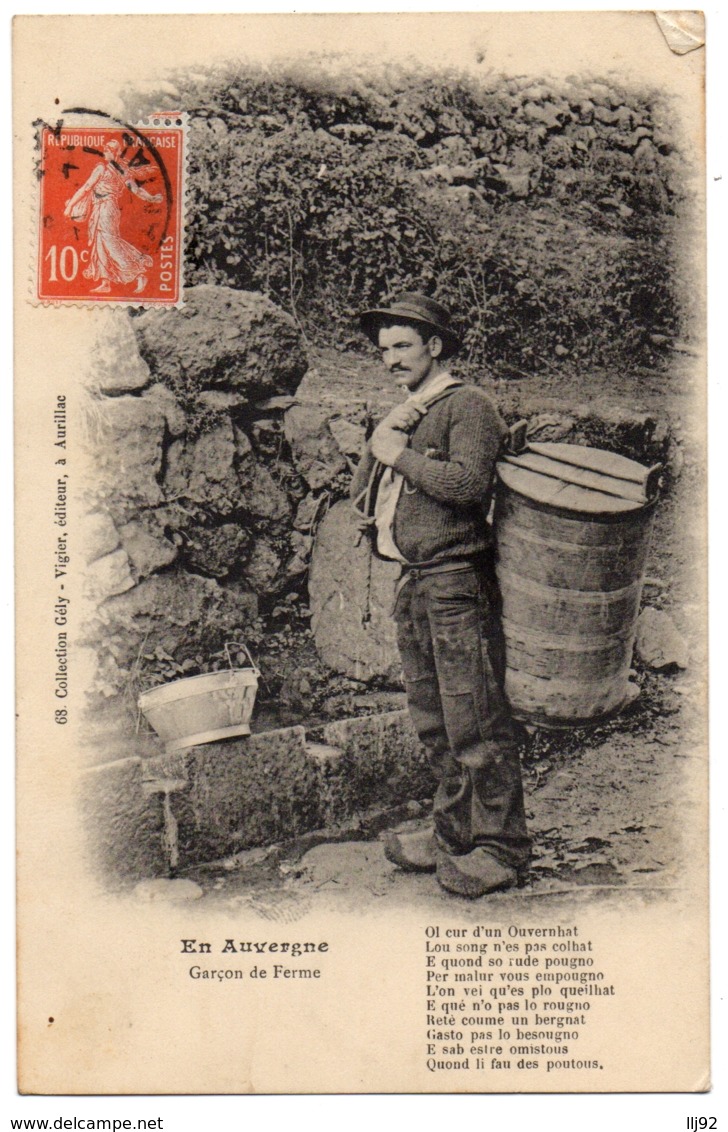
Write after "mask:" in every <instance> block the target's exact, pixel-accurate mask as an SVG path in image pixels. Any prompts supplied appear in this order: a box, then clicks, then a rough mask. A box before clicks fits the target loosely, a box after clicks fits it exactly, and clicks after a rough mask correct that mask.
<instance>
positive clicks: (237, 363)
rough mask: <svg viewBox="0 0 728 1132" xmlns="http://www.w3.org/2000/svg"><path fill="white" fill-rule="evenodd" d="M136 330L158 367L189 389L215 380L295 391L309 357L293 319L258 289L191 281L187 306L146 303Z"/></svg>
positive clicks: (257, 392)
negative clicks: (164, 307)
mask: <svg viewBox="0 0 728 1132" xmlns="http://www.w3.org/2000/svg"><path fill="white" fill-rule="evenodd" d="M135 330H136V332H137V334H138V335H139V341H140V344H141V352H142V355H143V357H144V358H145V359H146V360H147V361H148V362H149V365H150V367H151V369H152V372H153V374H154V375H155V376H156V377H158V378H159V379H160V380H161V381H163V382H164V383H165V384H166V385H168V386H169V387H170V388H171V389H175V390H180V391H184V392H185V393H186V394H188V395H189V394H191V393H196V392H198V391H199V390H202V389H207V388H211V387H212V388H220V387H222V388H228V389H230V390H233V391H234V392H237V393H244V394H245V395H246V398H247V399H248V400H249V401H257V400H259V399H260V398H261V397H268V396H271V395H272V394H276V393H291V392H292V391H293V390H294V389H295V388H296V387H297V386H298V384H299V382H300V381H301V378H302V377H303V375H304V373H305V372H306V369H307V365H308V363H307V360H306V354H305V350H304V347H303V340H302V338H301V334H300V332H299V330H298V328H297V326H296V324H295V322H294V321H293V319H292V318H291V317H290V315H287V314H285V312H284V311H282V310H280V309H279V308H278V307H276V306H275V304H274V303H272V302H271V301H270V299H266V298H265V297H264V296H263V295H261V294H258V293H257V292H251V291H236V290H233V288H231V287H216V286H213V285H211V284H204V285H202V286H199V287H190V288H189V290H187V291H186V292H185V305H184V307H182V308H181V309H179V310H177V309H173V310H150V311H146V312H145V313H144V314H143V315H142V316H141V317H140V318H138V319H137V320H136V321H135Z"/></svg>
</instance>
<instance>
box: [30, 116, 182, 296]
mask: <svg viewBox="0 0 728 1132" xmlns="http://www.w3.org/2000/svg"><path fill="white" fill-rule="evenodd" d="M40 147H41V159H40V164H39V184H40V201H39V212H38V259H37V270H36V275H35V290H36V294H35V298H36V300H38V301H41V302H52V303H69V302H70V303H79V302H80V303H83V304H87V303H93V304H97V303H105V304H111V305H118V304H123V305H127V304H130V305H135V306H151V305H154V306H156V305H164V306H170V305H172V306H173V305H176V304H178V303H179V302H180V300H181V295H182V263H183V254H182V252H183V248H182V241H183V232H184V223H183V220H184V216H183V213H184V169H185V121H184V117H183V116H182V115H179V116H178V115H169V114H165V115H164V116H162V115H160V116H159V117H151V118H149V119H148V120H147V121H146V122H145V123H144V124H141V125H138V126H131V125H126V124H123V123H119V122H115V121H113V120H111V119H108V118H107V117H106V116H105V115H104V116H101V115H99V122H98V124H91V125H73V124H69V123H68V121H61V122H59V123H58V124H57V125H55V126H52V125H43V126H41V129H40Z"/></svg>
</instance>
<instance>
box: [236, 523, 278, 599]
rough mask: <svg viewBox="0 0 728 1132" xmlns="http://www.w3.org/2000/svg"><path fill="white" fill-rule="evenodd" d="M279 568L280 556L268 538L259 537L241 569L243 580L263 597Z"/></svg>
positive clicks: (270, 586)
mask: <svg viewBox="0 0 728 1132" xmlns="http://www.w3.org/2000/svg"><path fill="white" fill-rule="evenodd" d="M280 568H281V559H280V556H279V555H278V554H277V553H276V550H275V548H274V547H273V546H272V545H271V543H270V542H269V541H268V539H265V538H259V539H258V540H257V541H256V544H255V546H254V547H253V552H252V554H251V555H250V557H249V558H248V561H247V562H246V563H245V568H244V570H243V573H244V576H245V581H246V582H247V584H248V585H249V586H250V588H251V589H252V590H254V591H255V593H256V594H259V595H260V596H261V597H265V595H266V594H269V593H271V592H273V586H274V582H275V579H276V576H277V574H278V571H279V570H280Z"/></svg>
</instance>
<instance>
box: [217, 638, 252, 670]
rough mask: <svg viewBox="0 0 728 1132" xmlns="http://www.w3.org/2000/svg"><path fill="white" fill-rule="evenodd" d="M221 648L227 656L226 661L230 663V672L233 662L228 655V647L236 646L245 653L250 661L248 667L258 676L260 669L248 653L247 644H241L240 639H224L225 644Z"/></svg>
mask: <svg viewBox="0 0 728 1132" xmlns="http://www.w3.org/2000/svg"><path fill="white" fill-rule="evenodd" d="M223 648H224V650H225V656H226V657H227V661H228V664H229V665H230V671H231V672H232V670H233V668H234V667H235V666H234V664H233V658H232V657H231V656H230V649H231V648H236V649H240V650H241V651H242V652H244V653H245V655H246V656H247V658H248V660H249V661H250V667H251V668H252V669H253V672H254V673H255V675H256V676H260V669H259V668H258V665H257V664H256V663H255V661H254V660H253V657H252V656H251V654H250V649H249V648H248V646H247V645H246V644H243V642H242V641H226V642H225V644H224V645H223Z"/></svg>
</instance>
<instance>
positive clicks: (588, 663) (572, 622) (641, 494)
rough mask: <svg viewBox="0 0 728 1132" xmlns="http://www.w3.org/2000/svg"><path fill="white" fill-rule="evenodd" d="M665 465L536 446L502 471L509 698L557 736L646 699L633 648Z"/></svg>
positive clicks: (499, 506) (500, 567) (498, 523)
mask: <svg viewBox="0 0 728 1132" xmlns="http://www.w3.org/2000/svg"><path fill="white" fill-rule="evenodd" d="M658 476H659V468H649V469H648V468H645V467H643V466H642V465H641V464H638V463H636V461H634V460H627V459H626V458H625V457H623V456H617V455H615V454H614V453H610V452H603V451H601V450H599V449H594V448H586V447H579V446H576V445H567V444H537V445H531V446H530V447H529V448H528V449H527V450H526V451H525V452H523V453H521V454H519V455H516V456H507V457H505V459H504V460H502V461H500V462H499V464H498V484H497V489H496V510H495V520H494V526H495V536H496V545H497V555H498V559H497V573H498V581H499V585H500V590H501V595H502V599H503V632H504V636H505V645H506V694H507V696H508V699H509V702H510V704H511V708H512V710H513V713H514V715H515V716H516V717H517V718H518V719H521V720H524V721H526V722H531V723H537V724H540V725H541V726H545V727H549V726H551V727H564V726H567V727H573V726H577V725H579V724H587V723H596V722H597V721H599V720H601V719H605V718H607V717H609V716H611V715H614V714H616V713H617V712H618V711H620V710H621V709H622V708H623V707H624V706H626V704H627V703H629V702H631V700H632V699H633V698H634V693H635V691H636V689H635V687H634V685H632V684H630V681H629V673H630V668H631V663H632V648H633V644H634V637H635V631H636V622H637V615H638V613H639V608H640V600H641V595H642V585H643V580H644V573H645V566H646V559H647V552H648V549H649V539H650V533H651V528H652V519H653V514H654V499H655V496H656V492H657V481H658Z"/></svg>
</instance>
